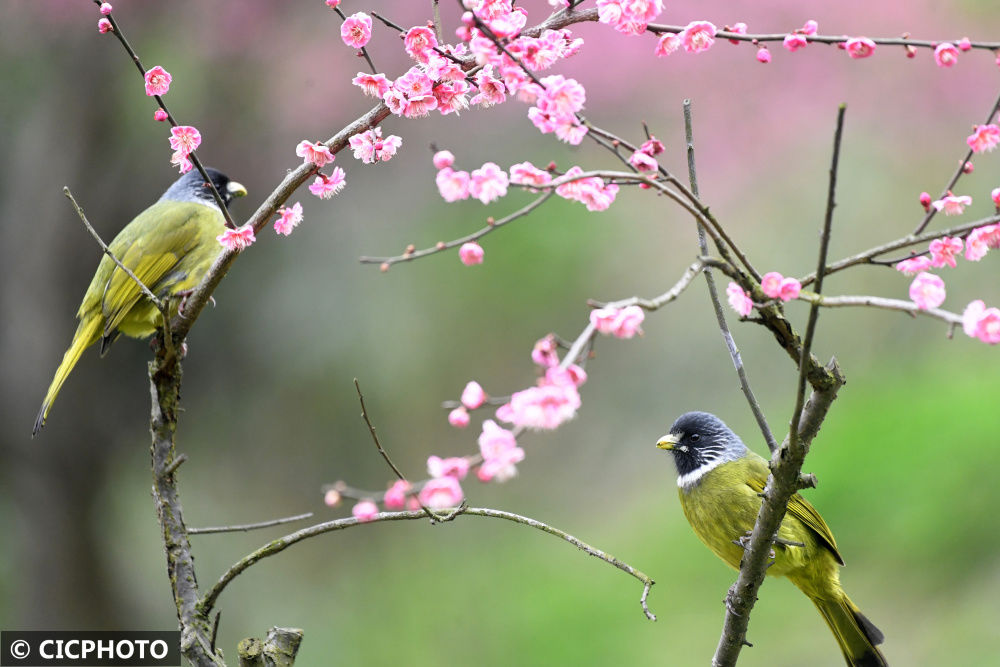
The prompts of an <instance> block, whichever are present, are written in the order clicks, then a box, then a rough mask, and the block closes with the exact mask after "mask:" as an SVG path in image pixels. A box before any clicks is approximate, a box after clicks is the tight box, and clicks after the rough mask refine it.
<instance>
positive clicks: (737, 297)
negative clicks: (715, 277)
mask: <svg viewBox="0 0 1000 667" xmlns="http://www.w3.org/2000/svg"><path fill="white" fill-rule="evenodd" d="M726 297H727V298H728V299H729V305H730V306H732V308H733V310H735V311H736V312H737V314H739V316H740V317H746V316H747V315H749V314H750V311H752V310H753V299H751V298H750V295H749V294H747V293H746V292H744V291H743V288H742V287H740V286H739V285H737V284H736V283H733V282H731V283H729V286H728V287H726Z"/></svg>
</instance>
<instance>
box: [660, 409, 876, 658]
mask: <svg viewBox="0 0 1000 667" xmlns="http://www.w3.org/2000/svg"><path fill="white" fill-rule="evenodd" d="M656 446H657V447H659V448H660V449H665V450H667V451H669V452H670V453H671V454H672V455H673V458H674V463H675V464H676V466H677V473H678V477H677V486H678V487H679V491H678V493H679V495H680V499H681V508H682V509H683V510H684V516H686V517H687V520H688V522H689V523H690V524H691V527H692V528H693V529H694V532H695V534H696V535H698V537H699V539H701V541H702V542H704V543H705V545H706V546H708V548H709V549H711V550H712V551H713V552H714V553H715V555H716V556H718V557H719V558H721V559H722V560H723V561H725V562H726V563H727V564H728V565H730V566H731V567H733V568H736V569H739V567H740V560H741V559H742V558H743V550H744V549H743V546H741V544H742V542H741V539H742V538H743V537H744V536H745V535H748V534H749V532H750V531H751V530H752V529H753V526H754V522H755V521H756V520H757V513H758V512H759V511H760V507H761V503H762V502H763V500H762V499H761V497H760V495H759V494H760V493H762V492H763V491H764V485H765V484H766V483H767V476H768V473H769V469H768V463H767V461H766V460H765V459H764V458H763V457H761V456H759V455H757V454H755V453H754V452H752V451H750V450H749V449H747V446H746V445H745V444H743V441H742V440H740V439H739V437H738V436H737V435H736V434H735V433H733V432H732V431H731V430H730V429H729V427H728V426H726V425H725V424H724V423H723V422H722V420H721V419H719V418H718V417H716V416H715V415H712V414H709V413H707V412H688V413H687V414H684V415H681V416H680V417H678V418H677V421H675V422H674V424H673V426H671V427H670V432H669V433H668V434H667V435H665V436H663V437H662V438H660V440H659V442H657V443H656ZM773 552H774V564H773V565H772V566H771V567H770V568H769V569H768V570H767V574H770V575H775V576H780V577H788V578H789V579H790V580H791V582H792V583H793V584H795V585H796V586H797V587H798V588H799V590H801V591H802V592H803V593H805V594H806V595H807V596H808V597H809V599H810V600H812V601H813V604H815V605H816V607H817V609H819V611H820V613H821V614H822V615H823V618H824V620H826V623H827V625H829V626H830V630H831V631H833V636H834V638H835V639H836V640H837V643H838V644H839V645H840V650H841V651H843V653H844V659H845V660H846V661H847V664H848V665H851V666H852V667H878V666H882V665H887V664H888V663H887V662H886V660H885V656H883V655H882V653H881V652H880V651H879V650H878V649H877V648H876V645H877V644H880V643H881V642H882V640H883V639H884V637H883V635H882V632H881V631H879V629H878V628H876V627H875V625H874V624H873V623H872V622H871V621H869V620H868V619H867V618H866V617H865V616H864V615H863V614H862V613H861V612H860V611H859V610H858V608H857V607H856V606H854V603H853V602H851V600H850V598H848V597H847V594H846V593H845V592H844V589H843V588H841V587H840V566H841V565H843V564H844V559H843V558H841V557H840V553H839V552H838V551H837V543H836V542H835V541H834V539H833V533H831V532H830V528H829V527H828V526H827V525H826V522H825V521H823V517H821V516H820V515H819V512H817V511H816V510H815V509H813V506H812V505H810V504H809V503H808V502H806V500H805V499H804V498H803V497H802V496H800V495H799V494H797V493H796V494H795V495H794V496H792V499H791V500H790V501H789V503H788V512H787V513H786V514H785V518H784V519H782V521H781V527H780V528H779V529H778V534H777V537H776V540H775V544H774V547H773Z"/></svg>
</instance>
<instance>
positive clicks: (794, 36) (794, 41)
mask: <svg viewBox="0 0 1000 667" xmlns="http://www.w3.org/2000/svg"><path fill="white" fill-rule="evenodd" d="M782 44H783V45H784V47H785V48H786V49H788V50H789V51H792V52H794V51H798V50H799V49H803V48H805V47H806V46H807V45H808V44H809V40H808V39H806V36H805V35H802V34H799V33H797V32H793V33H791V34H788V35H785V39H784V41H783V42H782Z"/></svg>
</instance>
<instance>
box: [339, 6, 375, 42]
mask: <svg viewBox="0 0 1000 667" xmlns="http://www.w3.org/2000/svg"><path fill="white" fill-rule="evenodd" d="M340 37H341V39H343V40H344V44H347V45H348V46H350V47H351V48H353V49H360V48H364V46H365V44H367V43H368V40H370V39H371V38H372V19H371V17H370V16H368V15H367V14H365V13H364V12H358V13H357V14H351V15H350V16H348V17H347V19H345V20H344V23H343V25H341V26H340Z"/></svg>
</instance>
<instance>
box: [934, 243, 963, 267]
mask: <svg viewBox="0 0 1000 667" xmlns="http://www.w3.org/2000/svg"><path fill="white" fill-rule="evenodd" d="M930 251H931V266H934V267H942V266H945V265H947V266H950V267H951V268H955V257H956V255H958V254H959V253H960V252H962V239H960V238H958V237H952V236H943V237H941V238H939V239H934V240H933V241H931V244H930Z"/></svg>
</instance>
